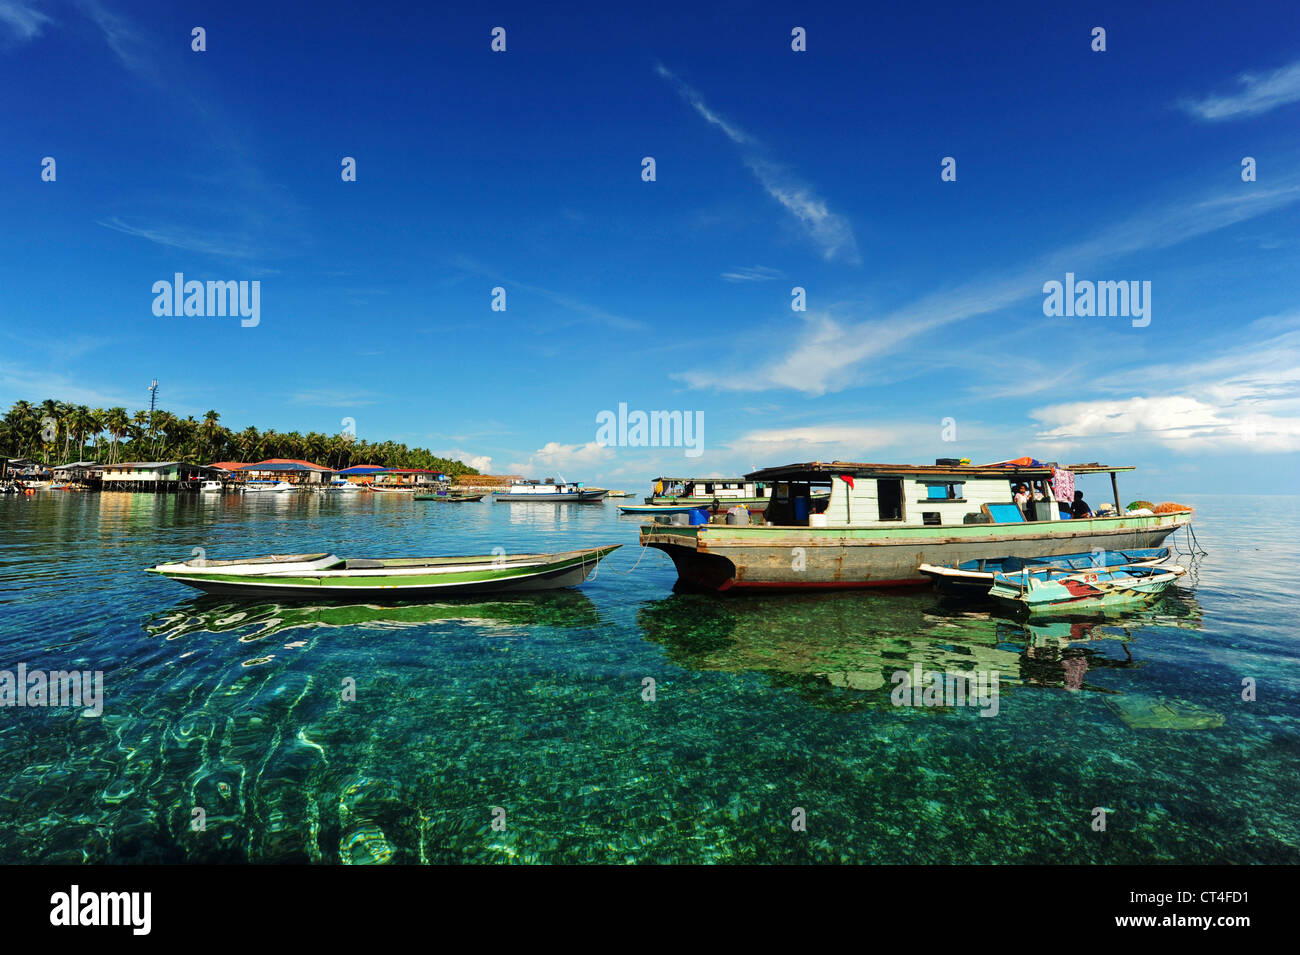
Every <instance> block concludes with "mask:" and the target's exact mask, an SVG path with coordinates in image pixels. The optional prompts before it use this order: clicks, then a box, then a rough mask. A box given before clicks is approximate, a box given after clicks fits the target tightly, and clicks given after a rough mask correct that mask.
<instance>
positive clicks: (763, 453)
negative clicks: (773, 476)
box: [727, 423, 898, 462]
mask: <svg viewBox="0 0 1300 955" xmlns="http://www.w3.org/2000/svg"><path fill="white" fill-rule="evenodd" d="M897 438H898V435H897V433H896V432H895V431H894V430H893V429H892V428H884V427H869V426H863V425H856V424H840V423H832V424H814V425H804V426H801V427H793V428H768V429H758V430H754V431H747V432H745V433H744V434H742V435H740V436H739V437H737V438H735V439H734V440H732V441H729V442H727V448H729V449H732V450H734V451H738V452H739V451H743V452H745V453H747V454H748V455H749V456H750V458H751V460H755V461H765V462H774V461H777V460H781V459H784V458H788V459H790V460H796V459H798V460H817V461H861V460H866V459H868V458H870V456H871V453H872V452H873V451H878V450H879V449H881V448H885V447H890V446H891V445H893V444H894V443H895V442H896V441H897Z"/></svg>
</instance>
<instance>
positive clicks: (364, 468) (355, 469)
mask: <svg viewBox="0 0 1300 955" xmlns="http://www.w3.org/2000/svg"><path fill="white" fill-rule="evenodd" d="M387 470H388V468H386V467H384V466H383V465H382V464H354V465H352V467H350V468H344V469H343V470H342V471H335V472H334V473H335V474H373V473H374V472H376V471H387Z"/></svg>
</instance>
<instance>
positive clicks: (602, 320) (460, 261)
mask: <svg viewBox="0 0 1300 955" xmlns="http://www.w3.org/2000/svg"><path fill="white" fill-rule="evenodd" d="M453 264H454V265H455V267H456V268H458V269H463V270H464V271H467V272H473V273H474V274H476V275H482V276H484V277H485V278H489V279H491V280H492V281H493V282H496V283H498V284H499V285H500V286H501V287H502V288H504V289H505V290H506V293H507V295H509V294H510V293H512V292H514V291H515V290H516V289H522V290H524V291H525V292H531V293H532V294H534V295H540V296H541V297H542V298H544V299H546V300H547V301H550V302H553V303H555V304H556V305H558V306H560V307H561V308H563V309H565V310H567V311H570V312H574V313H576V314H578V315H582V316H585V317H586V318H587V319H589V320H591V321H592V322H595V323H596V324H600V325H606V326H608V327H610V328H616V329H619V330H620V331H629V332H643V331H645V330H646V329H647V328H648V327H649V326H647V325H646V323H645V322H642V321H638V320H637V319H634V318H627V317H626V316H623V315H618V314H615V313H614V312H610V311H607V310H605V309H603V308H601V307H600V306H598V305H592V304H590V303H589V302H585V301H582V300H581V299H577V298H574V297H573V296H572V295H568V294H566V293H564V292H556V291H553V290H552V289H549V288H544V287H543V286H540V285H533V284H530V283H528V282H520V281H519V280H518V279H512V278H508V277H506V276H504V275H501V274H499V273H497V272H494V271H493V270H491V269H487V268H484V267H483V266H481V265H479V264H478V263H477V262H474V261H473V260H471V259H469V258H468V257H466V256H457V257H456V258H455V260H454V263H453ZM485 301H486V299H485ZM508 304H509V300H508V299H507V305H508Z"/></svg>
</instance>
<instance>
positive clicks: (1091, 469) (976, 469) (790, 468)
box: [745, 461, 1135, 481]
mask: <svg viewBox="0 0 1300 955" xmlns="http://www.w3.org/2000/svg"><path fill="white" fill-rule="evenodd" d="M1134 468H1135V465H1131V464H1122V465H1109V464H1097V463H1095V462H1094V463H1092V464H1070V465H1066V469H1067V470H1070V471H1073V472H1074V473H1075V474H1096V473H1100V472H1111V471H1132V470H1134ZM1053 470H1055V469H1054V468H1052V467H1050V466H1048V465H1040V466H1037V467H1032V466H1031V467H1022V466H1019V465H1014V464H1005V463H1003V464H868V463H857V462H849V461H811V462H808V463H806V464H786V465H782V466H780V467H774V468H763V469H762V470H759V471H751V472H750V473H749V474H746V475H745V478H746V480H750V481H801V480H802V481H825V480H827V479H828V478H829V477H834V476H835V475H837V474H852V475H853V476H854V477H860V476H863V475H895V474H896V475H907V476H909V477H920V478H924V477H929V476H933V477H936V478H938V477H952V476H958V477H971V478H1000V477H1005V478H1016V477H1028V478H1036V477H1051V475H1052V472H1053Z"/></svg>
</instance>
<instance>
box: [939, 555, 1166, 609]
mask: <svg viewBox="0 0 1300 955" xmlns="http://www.w3.org/2000/svg"><path fill="white" fill-rule="evenodd" d="M1060 556H1061V560H1062V561H1066V560H1068V561H1069V563H1057V562H1053V563H1052V565H1051V566H1053V567H1070V568H1072V569H1075V570H1087V569H1090V568H1091V566H1092V565H1093V564H1094V563H1096V564H1098V566H1102V567H1140V566H1146V565H1151V564H1158V563H1160V562H1161V561H1164V560H1168V559H1169V549H1168V548H1167V547H1164V548H1156V549H1155V550H1154V551H1152V552H1147V551H1106V552H1104V553H1102V554H1099V555H1098V557H1099V558H1100V560H1099V561H1097V560H1094V559H1093V556H1092V555H1091V554H1069V555H1060ZM1047 559H1048V560H1052V558H1047ZM1041 560H1043V558H1037V560H1036V561H1033V562H1024V561H1021V560H1020V559H1016V558H1013V559H1007V558H1005V557H1000V558H998V559H996V560H993V561H990V562H989V565H990V566H989V567H988V568H986V569H985V570H983V571H981V570H977V569H974V568H972V567H971V566H970V565H969V564H968V565H965V566H963V567H936V566H932V565H930V564H921V565H920V567H919V568H918V569H919V570H920V572H921V573H922V574H924V575H925V576H926V577H927V578H929V579H930V581H931V583H933V584H934V589H935V590H937V591H939V593H941V594H944V595H945V596H948V597H960V598H963V599H968V600H982V599H984V598H986V597H988V594H989V588H990V587H992V586H993V579H994V577H995V576H996V575H997V574H999V573H1006V572H1008V571H1016V570H1021V569H1023V568H1024V566H1032V564H1033V563H1035V562H1037V561H1041ZM1013 564H1014V565H1015V566H1007V565H1013Z"/></svg>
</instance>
